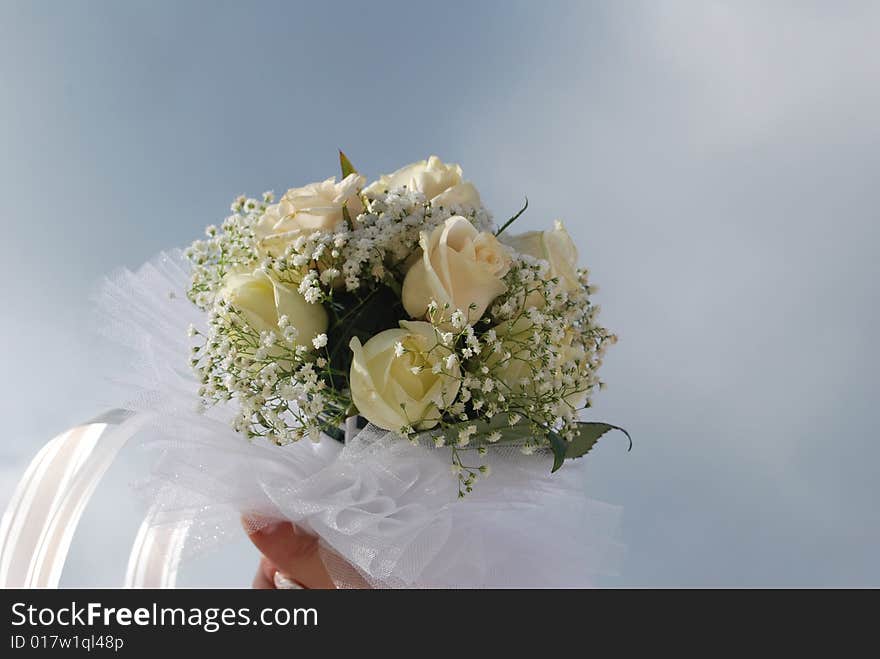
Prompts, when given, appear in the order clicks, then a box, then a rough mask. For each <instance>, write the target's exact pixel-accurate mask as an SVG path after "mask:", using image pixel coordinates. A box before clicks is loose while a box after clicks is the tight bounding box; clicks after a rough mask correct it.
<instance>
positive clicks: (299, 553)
mask: <svg viewBox="0 0 880 659" xmlns="http://www.w3.org/2000/svg"><path fill="white" fill-rule="evenodd" d="M245 528H247V525H246V527H245ZM248 537H249V538H250V539H251V542H253V543H254V545H255V546H256V548H257V549H259V550H260V553H261V554H263V556H265V557H266V559H268V561H269V562H270V563H271V564H272V565H273V566H274V567H276V568H277V569H278V571H279V572H281V574H283V575H284V576H286V577H288V578H290V579H292V580H294V581H296V582H297V583H299V584H302V585H303V586H305V587H306V588H335V587H336V586H335V585H334V583H333V580H332V579H331V578H330V575H329V574H328V573H327V569H326V568H325V567H324V562H323V561H322V560H321V555H320V552H319V551H318V539H317V538H316V537H315V536H313V535H308V534H306V533H303V532H302V531H299V530H297V529H296V528H295V527H294V526H293V524H291V523H290V522H282V523H277V524H269V525H267V526H263V527H262V528H260V529H258V530H256V531H254V532H251V533H249V534H248Z"/></svg>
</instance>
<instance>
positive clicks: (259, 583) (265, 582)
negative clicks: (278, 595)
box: [251, 558, 275, 590]
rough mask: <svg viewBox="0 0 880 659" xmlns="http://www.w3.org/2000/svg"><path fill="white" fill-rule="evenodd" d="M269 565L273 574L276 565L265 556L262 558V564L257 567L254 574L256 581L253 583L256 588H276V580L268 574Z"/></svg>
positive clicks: (252, 585)
mask: <svg viewBox="0 0 880 659" xmlns="http://www.w3.org/2000/svg"><path fill="white" fill-rule="evenodd" d="M267 566H268V567H269V569H271V570H272V574H273V575H274V574H275V567H274V566H272V565H271V564H270V563H269V562H268V561H267V560H266V559H265V558H260V565H259V567H258V568H257V573H256V574H255V575H254V582H253V583H252V584H251V587H252V588H253V589H254V590H275V582H274V580H273V579H272V577H270V576H266V567H267Z"/></svg>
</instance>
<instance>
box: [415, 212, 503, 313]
mask: <svg viewBox="0 0 880 659" xmlns="http://www.w3.org/2000/svg"><path fill="white" fill-rule="evenodd" d="M419 245H420V246H421V249H422V257H421V259H419V260H418V261H416V263H415V264H414V265H413V266H412V267H411V268H410V269H409V272H407V273H406V277H405V278H404V280H403V293H402V297H403V306H404V308H405V309H406V312H407V313H408V314H409V315H410V316H412V317H413V318H422V317H424V315H425V313H426V312H427V310H428V305H429V304H430V303H431V301H432V300H434V301H436V302H437V304H439V305H440V307H441V308H442V307H443V306H444V305H445V304H447V303H448V304H449V306H450V309H449V311H448V313H449V314H452V312H453V311H454V310H456V309H459V310H460V311H461V312H462V313H463V314H465V317H466V318H468V319H469V320H470V321H471V322H473V321H476V320H478V319H479V318H480V317H481V316H482V315H483V313H484V312H485V311H486V308H487V307H488V306H489V305H490V304H491V303H492V300H494V299H495V298H496V297H498V296H499V295H501V294H502V293H504V292H505V291H506V290H507V285H506V284H505V283H504V281H503V277H504V275H506V274H507V272H508V270H509V269H510V255H509V254H508V252H507V249H506V248H505V247H504V246H503V245H502V244H501V243H499V242H498V240H497V239H496V238H495V236H493V235H492V234H491V233H488V232H485V231H482V232H480V231H477V229H476V228H474V225H473V224H471V223H470V221H469V220H468V219H467V218H464V217H461V216H459V215H455V216H453V217H450V218H449V219H448V220H446V222H444V223H443V224H441V225H440V226H438V227H436V228H435V229H434V230H433V231H432V232H431V233H430V234H428V233H427V232H424V231H423V232H422V233H421V235H420V237H419ZM471 305H474V308H473V309H472V308H471Z"/></svg>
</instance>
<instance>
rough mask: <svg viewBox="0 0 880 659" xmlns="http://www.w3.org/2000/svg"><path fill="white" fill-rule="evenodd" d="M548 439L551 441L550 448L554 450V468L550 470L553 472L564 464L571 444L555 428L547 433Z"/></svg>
mask: <svg viewBox="0 0 880 659" xmlns="http://www.w3.org/2000/svg"><path fill="white" fill-rule="evenodd" d="M547 439H548V440H549V441H550V450H551V451H553V468H552V469H551V470H550V473H551V474H552V473H553V472H554V471H557V470H558V469H559V468H560V467H561V466H562V463H563V462H565V458H566V457H567V455H566V454H567V452H568V446H569V444H568V442H566V441H565V439H563V437H562V435H560V434H559V433H558V432H555V431H553V430H551V431H549V432H548V433H547Z"/></svg>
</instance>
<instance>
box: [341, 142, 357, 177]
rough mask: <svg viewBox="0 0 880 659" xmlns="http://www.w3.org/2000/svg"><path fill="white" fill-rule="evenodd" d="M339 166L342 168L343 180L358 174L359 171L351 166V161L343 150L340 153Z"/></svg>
mask: <svg viewBox="0 0 880 659" xmlns="http://www.w3.org/2000/svg"><path fill="white" fill-rule="evenodd" d="M339 166H340V167H342V178H345V177H346V176H348V175H349V174H357V173H358V171H357V170H356V169H355V168H354V165H352V164H351V160H349V159H348V156H346V155H345V154H344V153H342V150H341V149H340V151H339Z"/></svg>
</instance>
